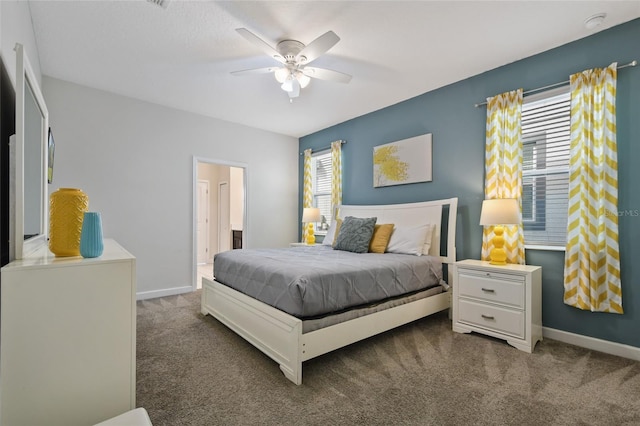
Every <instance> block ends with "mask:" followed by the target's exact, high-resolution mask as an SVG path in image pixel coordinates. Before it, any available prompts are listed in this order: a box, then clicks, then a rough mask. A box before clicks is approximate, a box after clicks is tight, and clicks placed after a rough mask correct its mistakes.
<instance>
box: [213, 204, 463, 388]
mask: <svg viewBox="0 0 640 426" xmlns="http://www.w3.org/2000/svg"><path fill="white" fill-rule="evenodd" d="M443 206H448V207H449V213H448V218H447V230H448V232H447V235H446V251H445V255H444V256H443V255H441V254H440V237H441V232H440V231H441V225H442V224H441V222H442V216H443V214H442V212H443ZM457 208H458V199H457V198H449V199H445V200H437V201H428V202H422V203H410V204H393V205H381V206H347V205H343V206H340V210H339V216H340V217H342V218H344V217H346V216H356V217H373V216H375V217H377V218H378V220H377V223H380V224H382V223H393V224H395V225H404V226H412V225H422V224H425V223H431V224H433V225H435V229H434V232H433V236H432V242H431V248H430V250H429V254H430V255H433V256H438V257H440V258H441V260H442V262H443V263H446V264H448V265H449V277H452V271H451V264H452V263H453V262H455V260H456V259H455V258H456V249H455V233H456V215H457ZM450 305H451V296H450V291H445V292H442V293H440V294H437V295H435V296H431V297H427V298H424V299H420V300H416V301H414V302H410V303H406V304H404V305H400V306H396V307H393V308H390V309H387V310H384V311H379V312H376V313H373V314H370V315H366V316H363V317H359V318H355V319H352V320H349V321H346V322H341V323H339V324H335V325H332V326H329V327H325V328H321V329H319V330H315V331H311V332H308V333H303V332H302V324H303V321H302V320H300V319H298V318H296V317H293V316H291V315H289V314H286V313H284V312H282V311H280V310H278V309H276V308H274V307H272V306H269V305H267V304H265V303H262V302H260V301H258V300H256V299H253V298H251V297H249V296H247V295H245V294H243V293H240V292H238V291H236V290H233V289H231V288H229V287H227V286H225V285H223V284H220V283H218V282H216V281H212V280H209V279H207V278H203V279H202V307H201V311H202V313H203V314H204V315H207V314H209V315H211V316H213V317H215V318H216V319H218V320H219V321H220V322H222V323H223V324H225V325H226V326H227V327H229V328H230V329H232V330H233V331H235V332H236V333H237V334H239V335H240V336H242V337H243V338H244V339H246V340H247V341H248V342H249V343H251V344H252V345H254V346H255V347H256V348H258V349H260V350H261V351H262V352H264V353H265V354H266V355H268V356H269V357H271V358H272V359H273V360H274V361H276V362H277V363H278V364H279V365H280V369H281V370H282V372H283V373H284V375H285V376H286V377H287V378H288V379H289V380H291V381H292V382H293V383H295V384H296V385H300V384H302V363H303V362H304V361H307V360H309V359H311V358H315V357H317V356H319V355H323V354H325V353H327V352H331V351H333V350H335V349H338V348H341V347H344V346H347V345H349V344H351V343H354V342H357V341H359V340H362V339H366V338H367V337H371V336H374V335H376V334H379V333H382V332H385V331H387V330H391V329H393V328H395V327H398V326H401V325H404V324H407V323H409V322H412V321H415V320H417V319H419V318H423V317H426V316H428V315H431V314H434V313H436V312H440V311H443V310H445V309H448V308H449V307H450Z"/></svg>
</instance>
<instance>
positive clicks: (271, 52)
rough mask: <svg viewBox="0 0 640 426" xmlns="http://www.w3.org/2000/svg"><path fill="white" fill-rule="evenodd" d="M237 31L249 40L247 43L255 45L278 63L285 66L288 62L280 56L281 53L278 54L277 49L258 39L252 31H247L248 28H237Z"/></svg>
mask: <svg viewBox="0 0 640 426" xmlns="http://www.w3.org/2000/svg"><path fill="white" fill-rule="evenodd" d="M236 31H237V32H238V34H240V35H241V36H242V37H244V38H245V39H247V41H249V42H250V43H253V44H254V45H255V46H256V47H258V48H259V49H260V50H262V51H263V52H264V53H266V54H267V55H269V56H271V57H272V58H273V59H275V60H276V61H278V62H282V63H283V64H284V63H285V62H286V60H285V59H284V58H283V57H282V56H280V53H278V51H277V50H276V49H274V48H273V47H271V46H269V44H267V43H266V42H265V41H263V40H262V39H261V38H260V37H258V36H257V35H255V34H254V33H252V32H251V31H249V30H248V29H246V28H236Z"/></svg>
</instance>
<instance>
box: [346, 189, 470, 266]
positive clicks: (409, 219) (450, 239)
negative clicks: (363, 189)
mask: <svg viewBox="0 0 640 426" xmlns="http://www.w3.org/2000/svg"><path fill="white" fill-rule="evenodd" d="M444 206H449V215H448V217H447V218H446V224H447V228H446V229H447V235H446V236H443V237H446V245H445V253H444V255H441V254H440V241H441V230H442V208H443V207H444ZM457 213H458V199H457V198H447V199H444V200H434V201H425V202H421V203H407V204H389V205H379V206H351V205H340V206H339V207H338V216H339V217H340V218H345V217H347V216H354V217H377V218H378V219H377V221H376V223H380V224H382V223H393V224H394V225H402V226H418V225H424V224H432V225H435V228H434V230H433V234H432V236H431V247H430V249H429V254H430V255H431V256H438V257H440V259H441V260H442V262H444V263H453V262H455V261H456V217H457Z"/></svg>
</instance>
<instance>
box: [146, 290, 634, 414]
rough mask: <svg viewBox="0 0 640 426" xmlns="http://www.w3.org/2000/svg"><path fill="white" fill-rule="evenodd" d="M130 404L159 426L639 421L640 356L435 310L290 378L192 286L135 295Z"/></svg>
mask: <svg viewBox="0 0 640 426" xmlns="http://www.w3.org/2000/svg"><path fill="white" fill-rule="evenodd" d="M137 333H138V334H137V405H138V406H139V407H145V408H146V409H147V411H148V412H149V416H150V417H151V421H152V422H153V424H154V426H162V425H472V424H475V425H502V424H505V425H506V424H513V425H639V424H640V363H638V362H636V361H631V360H628V359H624V358H619V357H615V356H611V355H606V354H602V353H599V352H594V351H590V350H586V349H582V348H579V347H575V346H571V345H567V344H564V343H560V342H556V341H552V340H548V339H545V340H544V341H543V342H541V343H538V345H537V346H536V349H535V351H534V353H533V354H527V353H524V352H521V351H519V350H517V349H515V348H512V347H510V346H509V345H507V344H506V343H504V342H502V341H500V340H496V339H492V338H488V337H486V336H480V335H476V334H457V333H453V332H452V331H451V322H450V321H449V319H448V318H447V314H446V313H440V314H436V315H434V316H431V317H429V318H424V319H422V320H419V321H416V322H414V323H412V324H408V325H406V326H404V327H400V328H398V329H395V330H392V331H390V332H387V333H384V334H382V335H379V336H375V337H372V338H370V339H367V340H364V341H362V342H359V343H356V344H353V345H351V346H348V347H346V348H343V349H340V350H337V351H335V352H332V353H329V354H326V355H323V356H321V357H318V358H315V359H313V360H310V361H308V362H306V363H304V369H303V384H302V385H301V386H296V385H294V384H293V383H291V382H289V381H288V380H287V379H286V378H285V377H284V375H282V373H281V372H280V369H279V368H278V365H277V364H276V363H275V362H274V361H272V360H271V359H270V358H268V357H267V356H266V355H264V354H262V352H260V351H259V350H257V349H255V348H254V347H253V346H251V345H250V344H249V343H247V342H245V341H244V340H243V339H242V338H240V337H239V336H237V335H236V334H235V333H233V332H232V331H231V330H229V329H228V328H226V327H225V326H224V325H222V324H221V323H219V322H218V321H217V320H215V319H214V318H212V317H210V316H208V317H204V316H202V314H200V292H199V291H198V292H195V293H191V294H187V295H181V296H170V297H164V298H159V299H153V300H147V301H141V302H138V326H137Z"/></svg>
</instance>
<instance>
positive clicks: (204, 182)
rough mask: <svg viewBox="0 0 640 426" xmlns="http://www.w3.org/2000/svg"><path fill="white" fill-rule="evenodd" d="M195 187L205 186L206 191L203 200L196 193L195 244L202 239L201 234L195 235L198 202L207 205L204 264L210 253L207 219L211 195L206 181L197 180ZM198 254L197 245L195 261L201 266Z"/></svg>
mask: <svg viewBox="0 0 640 426" xmlns="http://www.w3.org/2000/svg"><path fill="white" fill-rule="evenodd" d="M196 185H197V186H199V185H206V189H207V193H206V195H205V196H204V199H202V198H200V197H202V195H198V194H200V192H199V191H197V192H196V243H197V242H198V240H199V239H200V238H202V232H201V233H200V235H198V233H197V232H198V227H197V224H198V216H199V214H200V209H199V208H198V201H200V202H205V203H206V205H207V218H206V219H207V221H206V224H205V232H204V235H205V237H204V239H205V249H206V254H205V259H204V263H208V260H209V255H210V251H211V243H210V241H209V240H210V239H211V238H210V236H209V234H210V230H209V227H210V226H211V224H210V223H209V222H210V220H209V219H210V218H211V212H210V211H209V210H210V205H211V194H210V192H211V189H210V188H209V181H208V180H204V179H198V181H197V183H196ZM200 254H201V253H198V244H196V260H197V261H198V264H202V262H200Z"/></svg>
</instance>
